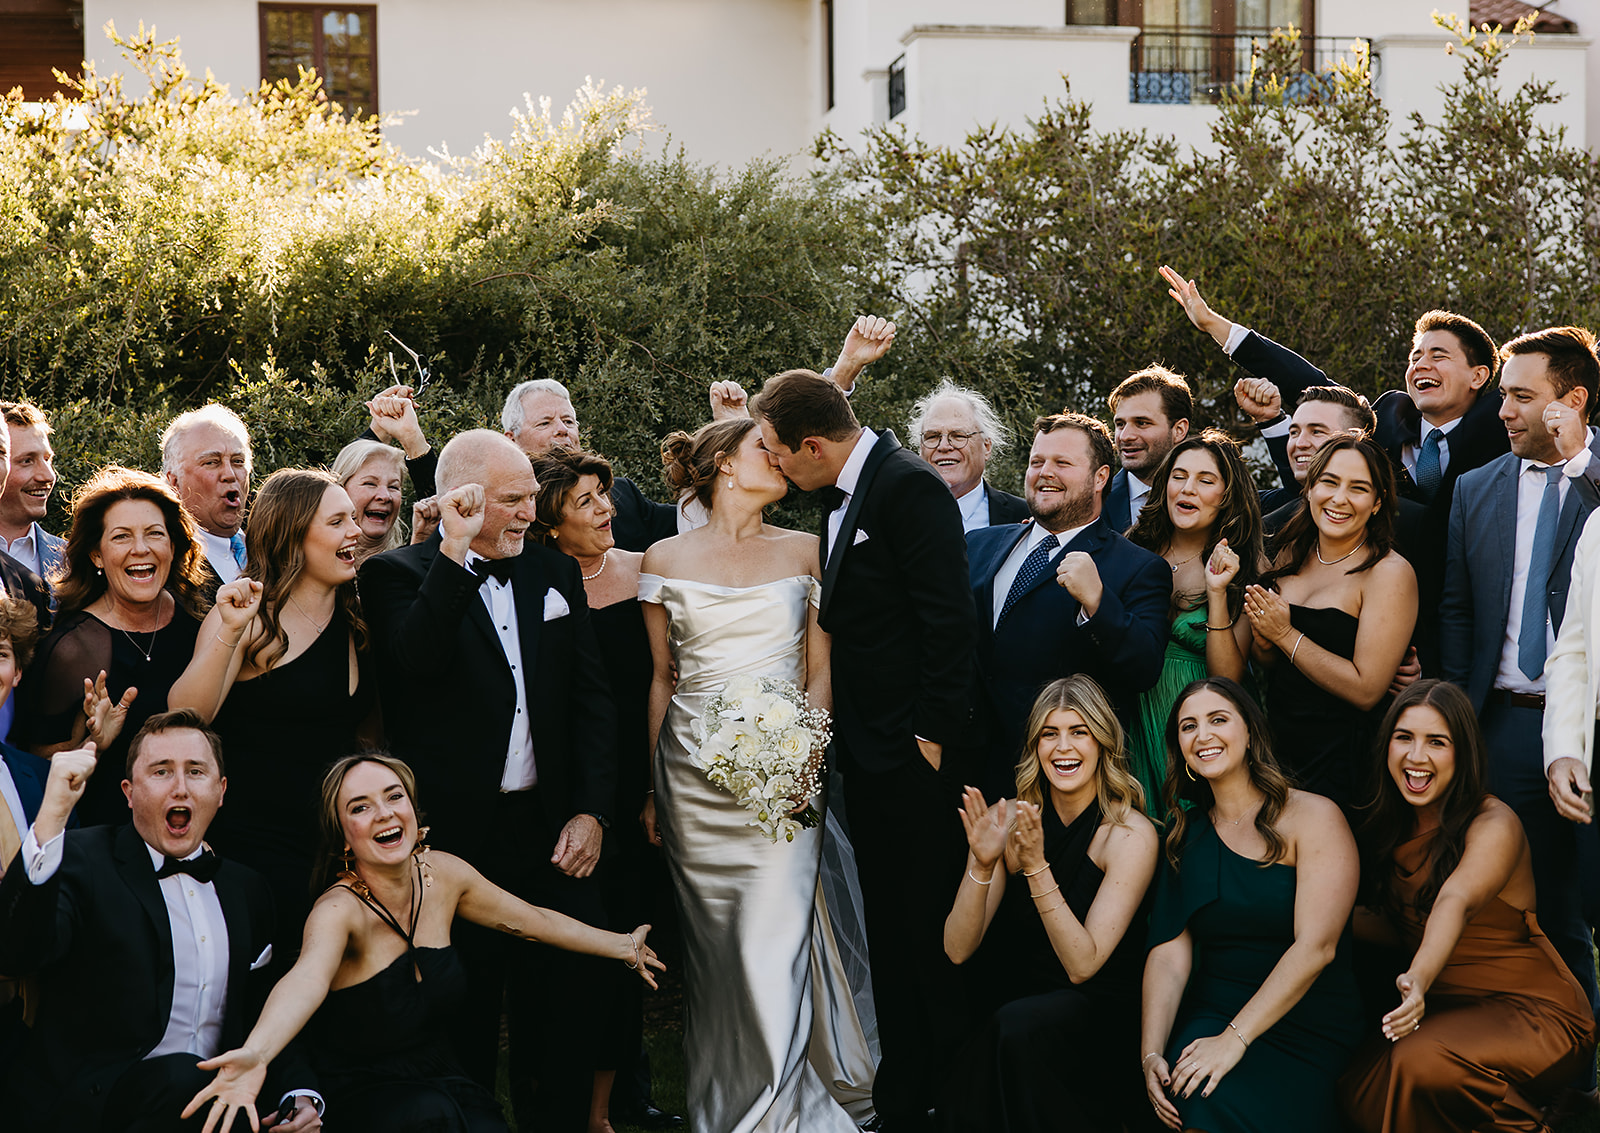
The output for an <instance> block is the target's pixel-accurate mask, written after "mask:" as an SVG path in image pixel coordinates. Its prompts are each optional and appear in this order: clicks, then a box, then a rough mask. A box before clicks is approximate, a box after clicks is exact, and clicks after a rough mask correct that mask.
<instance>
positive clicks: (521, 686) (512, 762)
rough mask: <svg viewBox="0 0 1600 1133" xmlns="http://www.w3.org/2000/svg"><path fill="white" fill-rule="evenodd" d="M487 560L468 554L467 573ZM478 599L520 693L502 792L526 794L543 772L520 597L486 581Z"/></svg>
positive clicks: (502, 584) (495, 581) (507, 587)
mask: <svg viewBox="0 0 1600 1133" xmlns="http://www.w3.org/2000/svg"><path fill="white" fill-rule="evenodd" d="M483 561H484V559H483V556H482V555H479V554H476V553H474V552H472V551H468V552H467V569H468V570H471V569H472V564H473V563H478V562H483ZM478 596H479V597H480V598H482V599H483V604H484V605H485V606H487V607H488V608H489V620H490V621H492V622H493V623H494V632H495V636H496V637H498V638H499V639H500V648H501V650H502V651H503V652H504V653H505V657H506V663H507V664H508V665H510V666H511V685H512V687H513V688H515V689H516V690H517V706H516V707H517V711H516V715H515V716H513V717H512V718H511V742H510V743H509V744H508V745H507V746H506V766H505V770H504V771H503V772H502V773H501V775H500V789H501V790H502V791H526V790H527V789H528V788H529V787H533V786H536V785H537V784H538V782H539V768H538V765H537V764H536V763H535V762H534V758H533V729H532V727H531V726H530V721H529V719H528V690H527V686H526V684H525V682H524V680H523V676H524V674H523V672H522V638H521V636H520V635H519V633H518V627H517V602H516V595H515V594H514V593H513V591H512V589H511V584H510V583H509V582H501V581H500V580H499V579H497V578H492V577H491V578H485V579H484V580H483V582H482V583H480V584H479V586H478Z"/></svg>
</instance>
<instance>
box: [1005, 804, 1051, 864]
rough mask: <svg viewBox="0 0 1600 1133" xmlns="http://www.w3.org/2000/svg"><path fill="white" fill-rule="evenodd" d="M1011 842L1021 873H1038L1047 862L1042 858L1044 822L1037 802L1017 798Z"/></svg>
mask: <svg viewBox="0 0 1600 1133" xmlns="http://www.w3.org/2000/svg"><path fill="white" fill-rule="evenodd" d="M1011 843H1012V847H1013V848H1014V849H1015V851H1016V855H1017V867H1018V868H1019V869H1021V870H1022V872H1023V873H1038V872H1039V871H1040V870H1042V869H1043V868H1044V867H1045V866H1046V865H1048V864H1049V863H1048V862H1046V861H1045V858H1044V822H1043V820H1041V819H1040V817H1039V807H1038V805H1037V804H1035V803H1029V802H1023V801H1022V800H1021V799H1018V800H1017V826H1016V829H1015V830H1013V831H1012V832H1011Z"/></svg>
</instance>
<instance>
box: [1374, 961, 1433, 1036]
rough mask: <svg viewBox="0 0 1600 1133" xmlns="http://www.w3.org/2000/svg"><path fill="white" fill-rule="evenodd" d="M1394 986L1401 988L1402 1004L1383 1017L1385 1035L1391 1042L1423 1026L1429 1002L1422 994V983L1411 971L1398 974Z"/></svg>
mask: <svg viewBox="0 0 1600 1133" xmlns="http://www.w3.org/2000/svg"><path fill="white" fill-rule="evenodd" d="M1394 986H1395V987H1397V988H1399V989H1400V1006H1399V1007H1396V1008H1395V1009H1394V1010H1393V1011H1391V1012H1389V1013H1388V1014H1387V1015H1385V1016H1384V1017H1383V1037H1384V1038H1386V1039H1388V1040H1389V1041H1390V1042H1399V1041H1400V1040H1401V1039H1403V1038H1405V1037H1406V1036H1407V1035H1409V1034H1410V1033H1411V1032H1412V1031H1415V1030H1416V1029H1417V1028H1418V1027H1420V1026H1422V1016H1423V1015H1424V1014H1425V1013H1426V1010H1427V1003H1426V1001H1425V1000H1424V998H1423V995H1422V985H1421V984H1419V983H1418V982H1417V977H1416V976H1413V975H1412V974H1411V973H1410V972H1401V973H1400V974H1399V975H1398V976H1396V977H1395V980H1394Z"/></svg>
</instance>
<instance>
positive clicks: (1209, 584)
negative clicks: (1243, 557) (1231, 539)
mask: <svg viewBox="0 0 1600 1133" xmlns="http://www.w3.org/2000/svg"><path fill="white" fill-rule="evenodd" d="M1238 575H1239V555H1238V552H1236V551H1235V550H1234V549H1233V548H1232V547H1230V546H1228V541H1227V540H1226V539H1218V540H1217V545H1216V546H1215V547H1213V548H1211V557H1210V558H1209V559H1207V560H1206V590H1208V591H1211V592H1214V593H1218V594H1220V593H1223V592H1225V591H1226V590H1227V589H1228V587H1229V586H1231V585H1232V584H1233V580H1234V579H1235V578H1237V577H1238Z"/></svg>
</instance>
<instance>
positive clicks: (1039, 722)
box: [1017, 673, 1144, 826]
mask: <svg viewBox="0 0 1600 1133" xmlns="http://www.w3.org/2000/svg"><path fill="white" fill-rule="evenodd" d="M1052 712H1076V713H1077V714H1078V715H1079V716H1080V717H1081V718H1082V719H1083V722H1084V724H1086V725H1087V726H1088V728H1089V735H1090V736H1092V737H1093V738H1094V742H1095V744H1096V745H1097V746H1098V747H1099V748H1100V761H1099V764H1098V766H1097V767H1096V769H1095V800H1096V801H1097V802H1098V803H1099V804H1100V813H1101V814H1102V815H1104V816H1105V817H1106V818H1107V819H1109V820H1110V821H1111V822H1112V823H1113V824H1115V825H1117V826H1123V825H1126V824H1127V821H1128V814H1129V812H1130V811H1135V810H1137V811H1142V810H1143V809H1144V788H1143V787H1142V786H1140V785H1139V780H1138V779H1136V778H1134V777H1133V774H1132V773H1131V772H1129V770H1128V762H1127V756H1126V751H1127V748H1126V746H1125V744H1124V742H1123V741H1124V738H1125V734H1124V732H1123V730H1122V724H1121V722H1120V721H1118V720H1117V713H1116V710H1115V709H1114V708H1112V707H1111V702H1110V701H1109V700H1107V699H1106V694H1105V693H1104V692H1103V691H1102V690H1101V688H1100V686H1099V685H1098V684H1096V683H1095V682H1094V679H1093V678H1092V677H1087V676H1085V675H1084V674H1082V673H1074V674H1073V675H1072V676H1070V677H1062V678H1061V679H1060V680H1055V681H1051V682H1050V683H1049V684H1047V685H1045V686H1044V689H1043V691H1041V692H1040V693H1039V697H1038V699H1037V700H1035V701H1034V702H1033V708H1032V709H1030V710H1029V712H1028V723H1027V726H1026V727H1025V728H1024V729H1023V735H1024V736H1025V737H1026V738H1025V739H1024V740H1023V741H1022V758H1021V759H1020V760H1018V762H1017V798H1019V799H1021V800H1022V801H1023V802H1029V803H1033V804H1035V805H1043V803H1044V799H1045V795H1046V793H1047V792H1046V790H1045V787H1044V785H1043V783H1042V782H1041V779H1042V776H1041V774H1040V772H1039V737H1040V735H1041V734H1043V732H1044V728H1045V723H1046V722H1047V721H1048V720H1049V719H1050V714H1051V713H1052Z"/></svg>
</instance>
